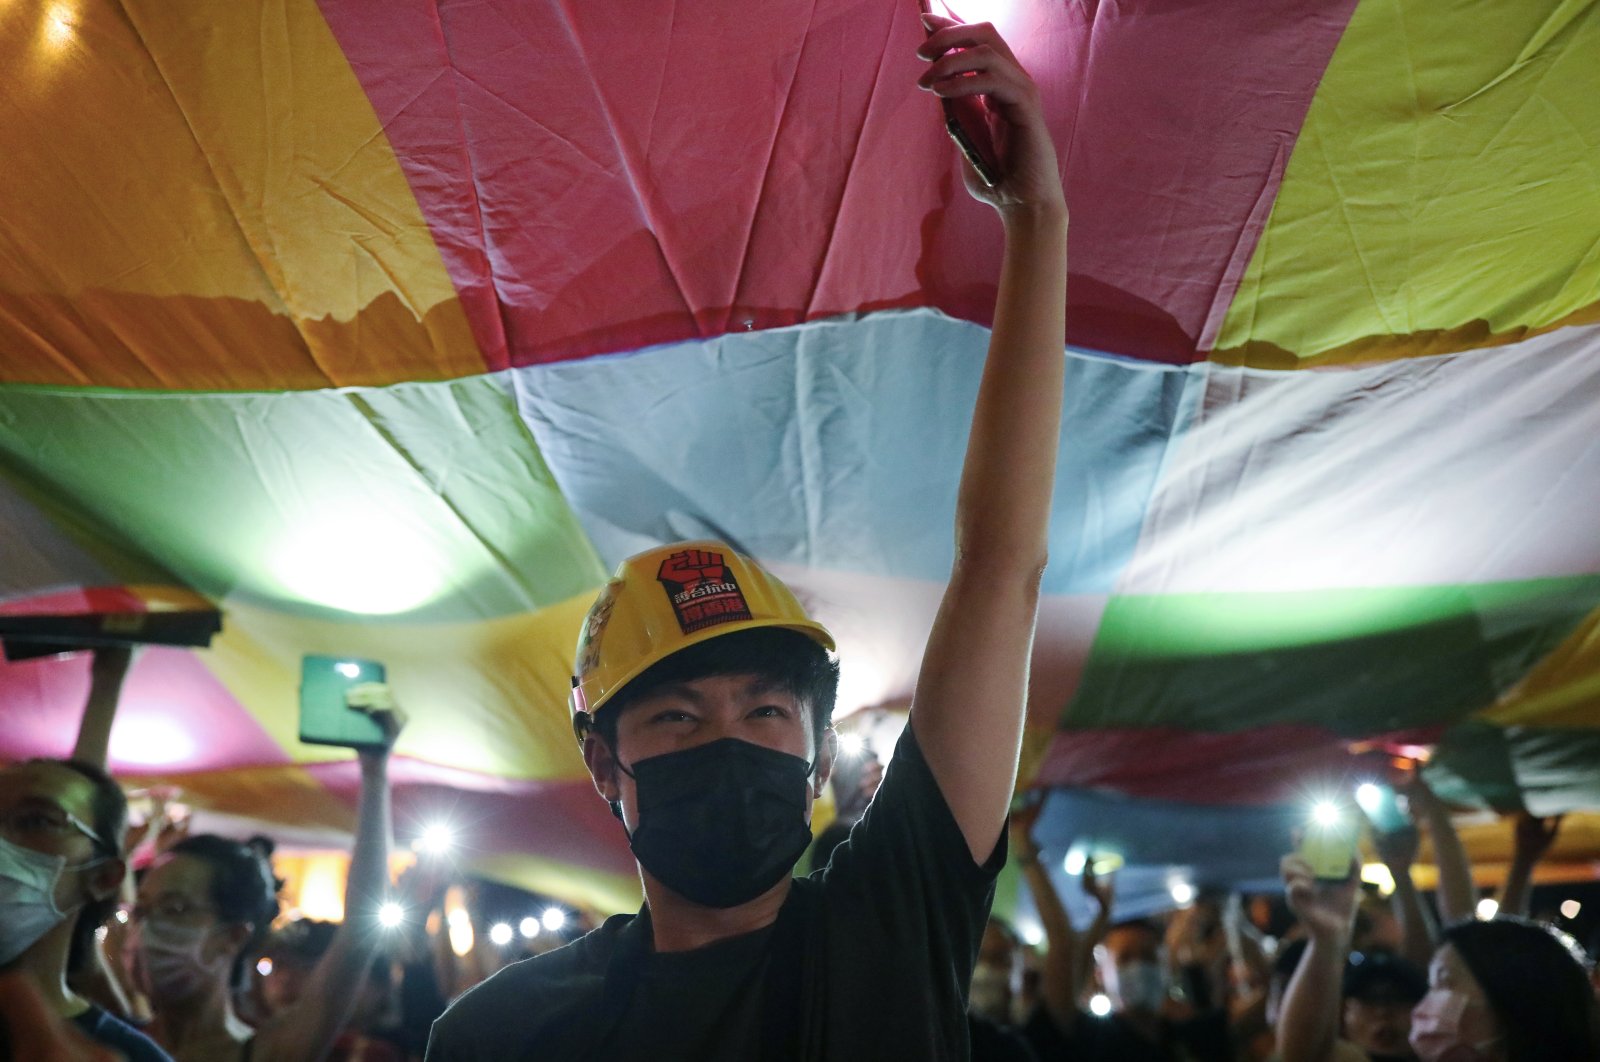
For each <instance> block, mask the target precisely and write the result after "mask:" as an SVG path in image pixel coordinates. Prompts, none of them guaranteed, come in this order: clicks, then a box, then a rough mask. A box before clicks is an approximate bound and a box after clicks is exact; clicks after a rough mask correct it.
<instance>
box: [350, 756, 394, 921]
mask: <svg viewBox="0 0 1600 1062" xmlns="http://www.w3.org/2000/svg"><path fill="white" fill-rule="evenodd" d="M389 837H390V823H389V771H388V757H387V755H384V756H378V755H374V754H364V755H363V756H362V759H361V805H360V809H359V811H358V812H357V818H356V838H355V847H354V848H353V849H352V850H351V853H350V877H349V880H348V881H347V882H346V884H345V919H346V921H347V922H348V921H349V920H350V918H351V917H352V915H355V916H357V917H365V918H367V919H368V920H369V921H370V919H371V917H372V915H373V914H374V913H375V912H376V910H377V907H378V904H379V903H381V902H382V900H383V895H384V893H385V891H386V890H387V888H388V885H389Z"/></svg>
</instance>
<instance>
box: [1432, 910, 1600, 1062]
mask: <svg viewBox="0 0 1600 1062" xmlns="http://www.w3.org/2000/svg"><path fill="white" fill-rule="evenodd" d="M1442 937H1443V939H1442V941H1441V943H1440V945H1439V950H1438V951H1436V952H1435V953H1434V956H1433V962H1432V963H1431V964H1430V965H1429V967H1428V985H1429V988H1428V994H1427V995H1426V996H1424V997H1423V999H1422V1002H1421V1003H1418V1004H1417V1006H1416V1008H1415V1009H1414V1010H1412V1012H1411V1047H1412V1049H1413V1050H1414V1051H1416V1053H1417V1057H1418V1058H1419V1059H1421V1060H1422V1062H1593V1060H1594V1059H1600V1016H1597V1015H1596V1010H1595V1000H1594V995H1593V993H1592V992H1591V991H1590V988H1589V977H1588V972H1587V971H1586V970H1585V968H1584V957H1583V955H1582V952H1581V951H1580V949H1579V948H1578V946H1577V944H1576V943H1574V942H1573V941H1572V940H1571V938H1569V937H1566V936H1565V934H1561V933H1559V931H1557V930H1553V929H1551V928H1550V927H1548V926H1544V925H1540V924H1538V923H1536V922H1528V921H1524V920H1523V919H1520V918H1500V919H1495V920H1494V921H1491V922H1476V921H1474V922H1461V923H1458V924H1456V925H1454V926H1451V927H1450V928H1449V929H1446V930H1445V931H1444V933H1443V935H1442Z"/></svg>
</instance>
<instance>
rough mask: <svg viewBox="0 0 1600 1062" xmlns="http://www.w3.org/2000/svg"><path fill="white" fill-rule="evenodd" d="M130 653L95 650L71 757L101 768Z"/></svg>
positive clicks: (107, 753)
mask: <svg viewBox="0 0 1600 1062" xmlns="http://www.w3.org/2000/svg"><path fill="white" fill-rule="evenodd" d="M131 663H132V653H131V652H130V651H129V650H127V649H97V650H96V651H95V655H94V662H93V663H92V664H91V665H90V667H89V696H88V699H87V700H86V701H85V702H84V706H83V719H82V720H81V721H80V722H79V724H78V740H77V742H76V743H75V744H74V745H73V747H72V758H73V759H75V760H81V761H83V762H84V763H92V764H94V765H95V766H96V767H104V766H105V765H106V760H107V757H108V756H109V754H110V747H111V724H112V723H113V722H114V721H115V720H116V716H117V704H118V702H119V701H120V700H121V699H122V683H123V680H124V679H126V678H127V674H128V667H129V666H130V664H131Z"/></svg>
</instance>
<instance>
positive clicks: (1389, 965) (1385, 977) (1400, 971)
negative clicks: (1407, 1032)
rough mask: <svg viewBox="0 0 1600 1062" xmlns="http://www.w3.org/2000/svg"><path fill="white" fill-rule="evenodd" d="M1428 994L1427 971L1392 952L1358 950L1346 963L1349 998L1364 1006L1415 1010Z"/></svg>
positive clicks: (1346, 984)
mask: <svg viewBox="0 0 1600 1062" xmlns="http://www.w3.org/2000/svg"><path fill="white" fill-rule="evenodd" d="M1427 994H1428V974H1427V972H1426V971H1425V970H1423V969H1422V968H1421V967H1420V966H1417V965H1416V964H1415V963H1412V962H1408V961H1406V960H1405V959H1403V958H1401V957H1400V956H1398V955H1395V954H1393V953H1392V952H1388V951H1382V950H1378V949H1374V950H1372V951H1365V952H1362V951H1358V952H1354V953H1352V954H1351V956H1350V958H1349V960H1348V961H1347V962H1346V963H1345V967H1344V998H1345V999H1355V1000H1360V1001H1361V1002H1363V1003H1404V1004H1405V1005H1407V1006H1411V1007H1414V1006H1416V1005H1417V1004H1418V1003H1420V1002H1421V1001H1422V997H1423V996H1425V995H1427Z"/></svg>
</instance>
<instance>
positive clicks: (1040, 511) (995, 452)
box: [956, 208, 1067, 573]
mask: <svg viewBox="0 0 1600 1062" xmlns="http://www.w3.org/2000/svg"><path fill="white" fill-rule="evenodd" d="M1066 285H1067V218H1066V212H1065V209H1064V208H1061V209H1049V208H1041V209H1039V210H1036V211H1033V212H1030V213H1027V214H1018V215H1012V216H1009V217H1008V218H1007V219H1006V252H1005V264H1004V266H1003V268H1002V270H1001V274H1000V290H999V295H998V297H997V299H996V302H995V315H994V330H993V333H992V336H991V338H990V341H989V356H988V359H987V361H986V362H985V364H984V371H983V380H982V384H981V386H980V388H979V391H978V401H977V406H976V408H975V410H974V411H973V417H972V432H971V435H970V436H969V438H968V442H967V455H966V462H965V465H964V467H963V469H962V475H961V489H960V494H959V496H958V500H957V509H956V556H957V563H956V570H957V573H959V572H960V571H961V570H962V569H963V568H964V567H977V568H978V569H980V570H981V571H984V572H989V571H991V570H992V569H993V568H994V567H995V566H996V565H1005V566H1008V567H1010V568H1012V569H1014V570H1015V571H1016V572H1019V573H1028V572H1036V571H1038V570H1041V569H1042V568H1043V567H1044V562H1045V557H1046V553H1047V533H1048V529H1049V521H1050V496H1051V489H1052V487H1053V485H1054V483H1055V464H1056V450H1057V447H1058V446H1059V444H1060V438H1061V391H1062V386H1063V378H1064V372H1065V370H1064V360H1063V352H1064V350H1065V347H1066Z"/></svg>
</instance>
